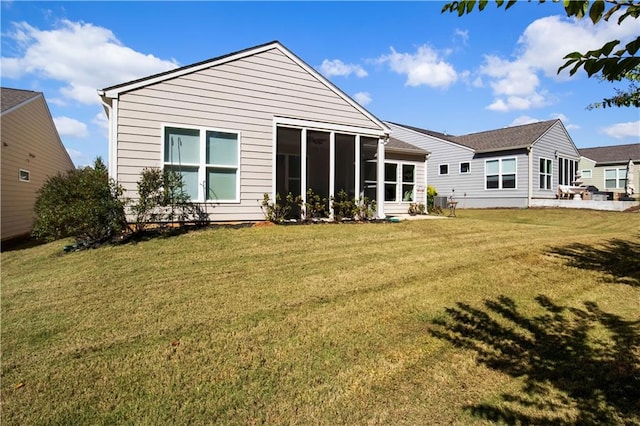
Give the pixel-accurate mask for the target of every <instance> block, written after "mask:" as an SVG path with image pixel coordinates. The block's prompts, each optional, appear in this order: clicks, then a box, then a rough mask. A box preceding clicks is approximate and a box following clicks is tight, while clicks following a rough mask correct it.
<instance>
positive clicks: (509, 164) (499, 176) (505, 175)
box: [485, 158, 517, 189]
mask: <svg viewBox="0 0 640 426" xmlns="http://www.w3.org/2000/svg"><path fill="white" fill-rule="evenodd" d="M516 165H517V163H516V159H515V158H500V159H497V160H487V161H486V162H485V187H486V189H514V188H516V169H517V168H516Z"/></svg>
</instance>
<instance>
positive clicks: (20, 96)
mask: <svg viewBox="0 0 640 426" xmlns="http://www.w3.org/2000/svg"><path fill="white" fill-rule="evenodd" d="M38 96H42V93H41V92H34V91H32V90H22V89H11V88H8V87H0V100H1V101H0V103H1V104H2V106H1V108H0V109H1V111H0V112H1V113H2V114H4V113H5V112H8V111H9V110H12V109H13V108H16V107H18V106H19V105H21V104H23V103H25V102H27V101H29V100H31V99H34V98H37V97H38Z"/></svg>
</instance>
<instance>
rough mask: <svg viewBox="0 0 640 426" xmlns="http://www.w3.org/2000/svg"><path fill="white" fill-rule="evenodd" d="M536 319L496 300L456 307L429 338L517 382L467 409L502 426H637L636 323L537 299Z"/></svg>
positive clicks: (639, 356) (639, 357)
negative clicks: (490, 399) (519, 385)
mask: <svg viewBox="0 0 640 426" xmlns="http://www.w3.org/2000/svg"><path fill="white" fill-rule="evenodd" d="M536 301H537V302H538V304H539V305H540V306H541V307H542V308H543V310H544V311H543V313H542V314H541V315H539V316H529V315H525V314H523V313H522V312H519V310H518V308H517V306H516V305H515V303H514V301H513V300H511V299H509V298H508V297H504V296H501V297H499V298H497V299H495V300H487V301H485V303H484V307H483V308H481V309H476V308H473V307H471V306H469V305H467V304H463V303H458V304H457V306H456V307H454V308H449V309H447V310H446V312H447V315H446V317H445V318H444V319H441V320H435V321H433V327H432V329H431V334H432V335H434V336H436V337H438V338H441V339H444V340H447V341H449V342H451V343H452V344H453V345H455V346H457V347H460V348H465V349H470V350H473V351H475V352H476V353H477V356H478V361H479V362H480V363H482V364H484V365H486V366H487V367H489V368H491V369H494V370H496V371H499V372H502V373H504V374H508V375H509V376H511V377H513V378H518V380H522V383H523V384H522V389H521V390H520V391H519V392H517V393H515V394H511V393H503V394H501V395H500V400H499V401H498V402H496V403H481V404H477V405H471V406H468V407H466V409H468V410H469V411H470V412H471V413H472V414H473V415H474V416H476V417H479V418H482V419H486V420H490V421H494V422H505V423H507V424H536V425H542V424H548V425H576V424H579V425H596V424H598V425H603V424H607V425H616V424H640V320H638V321H626V320H624V319H622V318H620V317H618V316H616V315H613V314H609V313H606V312H604V311H602V310H600V308H599V307H598V305H596V304H595V303H592V302H586V303H584V308H582V309H576V308H570V307H564V306H560V305H556V304H554V303H553V302H552V301H551V300H549V299H548V298H547V297H545V296H538V297H537V298H536Z"/></svg>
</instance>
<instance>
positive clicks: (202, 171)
mask: <svg viewBox="0 0 640 426" xmlns="http://www.w3.org/2000/svg"><path fill="white" fill-rule="evenodd" d="M168 127H171V128H176V129H184V130H197V131H198V132H199V138H200V146H199V149H200V153H199V162H198V164H193V163H185V164H182V165H184V166H185V167H197V168H198V196H197V198H192V199H191V201H193V202H198V203H210V204H233V203H239V202H240V175H241V172H240V151H241V149H240V147H241V145H242V133H241V132H240V131H239V130H233V129H223V128H217V127H202V126H189V125H184V124H173V123H163V124H162V126H161V128H162V134H161V136H160V139H161V141H162V149H161V150H160V155H161V164H162V168H163V169H164V168H165V167H166V166H175V165H177V164H176V163H171V162H167V161H165V160H164V150H165V143H166V141H165V139H164V138H165V134H166V129H167V128H168ZM207 132H220V133H230V134H235V135H236V136H237V147H236V149H237V153H236V155H237V157H236V158H237V159H238V163H237V164H236V166H235V167H234V166H229V165H220V164H208V163H207V159H206V157H207V145H206V138H207ZM207 168H209V169H218V170H220V169H227V170H235V171H236V188H235V194H236V197H235V198H234V199H233V200H210V199H207V196H206V194H205V189H206V185H207Z"/></svg>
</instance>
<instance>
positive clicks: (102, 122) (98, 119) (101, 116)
mask: <svg viewBox="0 0 640 426" xmlns="http://www.w3.org/2000/svg"><path fill="white" fill-rule="evenodd" d="M91 122H92V123H93V124H95V125H96V126H98V127H100V128H101V129H105V130H109V120H107V114H105V113H104V112H103V111H101V112H99V113H97V114H96V115H95V116H94V117H93V120H91Z"/></svg>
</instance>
